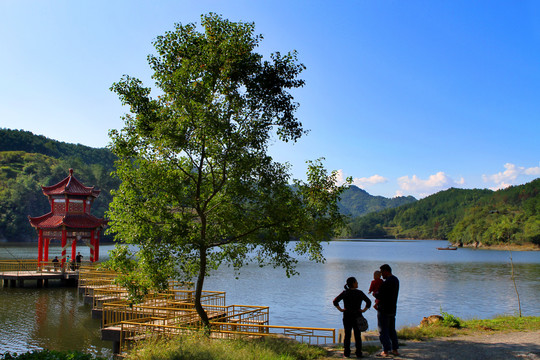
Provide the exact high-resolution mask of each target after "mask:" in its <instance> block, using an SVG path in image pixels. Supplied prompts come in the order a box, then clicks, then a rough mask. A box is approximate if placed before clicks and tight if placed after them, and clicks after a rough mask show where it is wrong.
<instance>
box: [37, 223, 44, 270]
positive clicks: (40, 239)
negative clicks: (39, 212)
mask: <svg viewBox="0 0 540 360" xmlns="http://www.w3.org/2000/svg"><path fill="white" fill-rule="evenodd" d="M37 261H38V266H39V264H40V263H41V262H42V261H43V230H41V229H39V235H38V258H37Z"/></svg>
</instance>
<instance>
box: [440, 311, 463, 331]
mask: <svg viewBox="0 0 540 360" xmlns="http://www.w3.org/2000/svg"><path fill="white" fill-rule="evenodd" d="M441 315H442V317H443V325H445V326H448V327H452V328H456V329H459V328H460V327H461V321H460V320H459V318H457V317H456V316H454V315H452V314H449V313H447V312H444V311H443V312H441Z"/></svg>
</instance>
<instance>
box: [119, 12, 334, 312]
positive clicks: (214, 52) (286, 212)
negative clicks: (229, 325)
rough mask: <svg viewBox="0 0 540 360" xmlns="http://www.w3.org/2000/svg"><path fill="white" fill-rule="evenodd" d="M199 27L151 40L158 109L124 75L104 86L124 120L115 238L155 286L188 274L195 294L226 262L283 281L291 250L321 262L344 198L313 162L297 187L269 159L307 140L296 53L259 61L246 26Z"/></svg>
mask: <svg viewBox="0 0 540 360" xmlns="http://www.w3.org/2000/svg"><path fill="white" fill-rule="evenodd" d="M201 26H202V31H201V32H199V31H198V27H197V26H196V25H195V24H187V25H182V24H176V26H175V29H174V30H173V31H170V32H167V33H165V35H163V36H159V37H157V39H156V41H155V42H154V46H155V47H156V51H157V54H155V55H151V56H149V58H148V60H149V63H150V67H151V68H152V70H153V71H154V75H153V78H154V79H155V80H156V86H157V87H158V88H159V91H160V96H159V97H158V98H157V99H152V98H151V97H150V90H149V88H146V87H144V86H143V85H142V83H141V81H140V80H137V79H135V78H131V77H129V76H124V77H123V79H122V80H121V81H120V82H118V83H116V84H113V86H112V88H111V89H112V90H113V91H115V92H116V93H117V94H118V95H119V97H120V100H121V101H122V103H123V104H125V105H129V106H130V109H131V114H128V115H126V117H125V119H124V120H125V127H124V129H122V130H121V131H120V132H115V131H113V132H111V139H112V146H111V149H112V150H113V152H114V153H115V154H116V155H117V156H118V158H119V160H118V162H117V171H116V175H117V176H118V178H119V179H120V180H121V181H122V184H121V186H120V188H119V189H118V191H116V192H115V193H114V200H113V203H112V204H111V207H110V211H109V217H110V219H111V221H110V226H111V231H112V232H115V233H116V234H117V235H116V238H117V239H118V240H121V241H125V242H127V243H130V244H135V245H137V246H138V247H139V249H140V252H139V254H138V262H139V265H138V266H137V271H139V272H141V273H146V274H149V276H148V277H147V278H148V279H151V280H152V281H154V282H156V283H158V282H160V281H163V279H164V278H165V276H171V277H174V278H178V279H182V280H185V279H186V278H189V277H193V276H195V275H196V276H197V292H198V295H199V296H200V291H201V290H202V287H203V284H204V277H205V276H207V275H208V274H209V273H210V270H212V269H217V268H218V267H219V266H220V265H221V264H222V263H224V262H226V263H229V264H232V265H233V266H234V267H236V268H240V267H241V266H243V265H245V264H247V263H249V262H251V261H255V262H257V263H259V264H260V265H266V264H270V265H272V266H282V267H284V268H285V270H286V273H287V275H291V274H293V273H294V265H295V263H296V260H295V258H294V256H293V253H294V252H296V253H299V254H309V256H310V258H311V259H313V260H317V261H322V260H323V257H322V254H321V247H320V241H322V240H328V239H329V238H330V237H331V236H332V235H333V233H334V232H333V230H334V228H335V227H336V226H340V225H341V224H342V219H341V217H340V215H339V211H338V208H337V200H338V199H339V194H340V192H341V191H342V190H343V188H341V187H337V186H336V185H335V181H336V176H335V174H331V175H328V174H327V173H326V170H325V169H324V167H323V166H322V163H321V161H317V162H315V163H312V164H310V174H309V175H308V182H307V183H302V182H297V184H296V186H297V187H296V188H293V187H292V186H290V184H289V181H290V175H289V173H288V171H289V168H288V166H286V165H283V164H279V163H276V162H274V161H273V160H272V158H271V157H270V156H269V155H268V154H267V153H266V151H267V148H268V144H269V141H270V138H271V136H272V135H273V134H277V135H278V136H279V138H280V139H281V140H283V141H297V140H298V139H299V138H300V137H301V136H302V135H303V134H304V133H305V131H304V130H303V128H302V124H301V123H300V122H299V121H298V119H297V118H296V116H295V111H296V108H297V107H298V104H296V103H294V101H293V97H292V95H291V94H290V93H289V90H291V89H294V88H298V87H301V86H303V85H304V81H303V80H301V79H299V78H298V76H299V75H300V73H301V72H302V70H303V69H304V68H305V67H304V65H302V64H300V63H298V61H297V56H296V52H291V53H288V54H286V55H281V54H280V53H276V54H273V55H272V56H271V58H270V59H269V60H265V61H263V57H262V56H261V55H260V54H258V53H256V52H255V48H256V47H257V46H258V44H259V41H260V40H261V39H262V37H261V36H259V35H255V34H254V24H253V23H242V22H230V21H229V20H226V19H222V18H221V17H220V16H218V15H216V14H212V13H211V14H208V15H203V16H202V21H201ZM291 240H298V241H299V242H300V243H299V245H297V246H295V247H291V246H289V242H290V241H291ZM130 280H133V281H132V283H136V282H137V281H135V279H134V278H132V279H130ZM197 301H200V297H199V298H197V297H196V302H197ZM198 305H199V306H198V311H199V314H200V315H201V318H202V319H203V321H205V313H204V311H203V310H202V307H201V306H200V303H199V304H198ZM206 321H207V319H206Z"/></svg>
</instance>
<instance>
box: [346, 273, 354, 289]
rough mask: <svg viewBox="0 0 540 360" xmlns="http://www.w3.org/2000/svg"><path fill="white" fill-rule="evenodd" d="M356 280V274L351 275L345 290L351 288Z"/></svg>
mask: <svg viewBox="0 0 540 360" xmlns="http://www.w3.org/2000/svg"><path fill="white" fill-rule="evenodd" d="M355 282H356V278H355V277H354V276H351V277H350V278H348V279H347V284H346V285H345V286H344V288H345V290H349V289H350V288H351V287H352V286H353V285H354V283H355Z"/></svg>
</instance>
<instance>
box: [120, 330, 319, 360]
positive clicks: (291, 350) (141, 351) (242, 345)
mask: <svg viewBox="0 0 540 360" xmlns="http://www.w3.org/2000/svg"><path fill="white" fill-rule="evenodd" d="M326 356H327V351H326V350H325V349H323V348H321V347H318V346H312V345H307V344H301V343H297V342H294V341H292V340H290V339H284V338H274V337H265V338H262V339H251V340H218V339H208V338H206V337H204V336H198V335H194V336H184V337H176V338H172V339H169V340H163V339H162V340H154V341H151V342H148V341H147V342H145V343H142V344H141V346H139V347H136V348H135V349H133V351H130V352H129V354H128V355H127V357H126V360H187V359H189V360H237V359H242V360H256V359H260V360H311V359H321V358H324V357H326Z"/></svg>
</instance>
